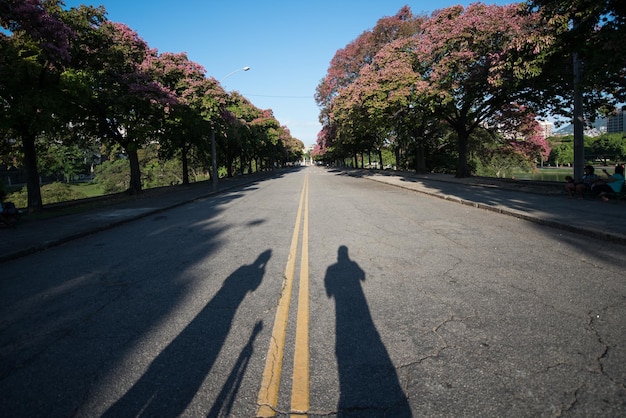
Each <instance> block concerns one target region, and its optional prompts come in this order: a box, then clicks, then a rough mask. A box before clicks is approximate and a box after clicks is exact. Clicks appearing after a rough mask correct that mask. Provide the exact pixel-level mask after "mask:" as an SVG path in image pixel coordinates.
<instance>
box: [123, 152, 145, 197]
mask: <svg viewBox="0 0 626 418" xmlns="http://www.w3.org/2000/svg"><path fill="white" fill-rule="evenodd" d="M126 152H127V153H128V162H129V163H130V186H129V187H128V193H129V194H132V195H136V194H139V193H141V169H140V168H139V156H138V155H137V150H136V149H135V147H134V146H130V147H128V148H127V149H126Z"/></svg>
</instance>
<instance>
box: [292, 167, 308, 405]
mask: <svg viewBox="0 0 626 418" xmlns="http://www.w3.org/2000/svg"><path fill="white" fill-rule="evenodd" d="M305 188H306V191H307V192H306V195H305V203H304V226H303V230H302V258H301V261H300V289H299V291H298V316H297V319H296V347H295V353H294V359H293V377H292V387H291V411H292V414H291V416H292V417H295V416H301V415H306V413H307V412H308V410H309V178H308V176H307V177H306V178H305Z"/></svg>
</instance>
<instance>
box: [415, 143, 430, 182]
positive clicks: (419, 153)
mask: <svg viewBox="0 0 626 418" xmlns="http://www.w3.org/2000/svg"><path fill="white" fill-rule="evenodd" d="M427 171H428V169H427V168H426V153H425V152H424V141H423V140H420V139H419V138H416V140H415V172H416V173H418V174H424V173H426V172H427Z"/></svg>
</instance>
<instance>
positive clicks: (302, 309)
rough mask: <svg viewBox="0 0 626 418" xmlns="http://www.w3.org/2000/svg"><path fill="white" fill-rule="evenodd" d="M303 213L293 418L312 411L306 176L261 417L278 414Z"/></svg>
mask: <svg viewBox="0 0 626 418" xmlns="http://www.w3.org/2000/svg"><path fill="white" fill-rule="evenodd" d="M303 210H304V222H303V229H302V256H301V257H302V258H301V260H300V284H299V291H298V316H297V318H296V343H295V352H294V361H293V376H292V387H291V415H292V416H301V415H306V414H307V412H308V410H309V175H308V174H306V175H305V177H304V185H303V186H302V192H301V194H300V204H299V205H298V215H297V217H296V225H295V228H294V231H293V236H292V238H291V247H290V250H289V257H288V259H287V266H286V268H285V280H284V284H283V292H282V294H281V296H280V299H279V301H278V308H277V309H276V317H275V319H274V328H273V330H272V338H271V340H270V346H269V349H268V350H267V358H266V360H265V370H264V371H263V381H262V383H261V389H260V390H259V396H258V398H257V403H258V405H259V407H258V409H257V414H256V415H257V416H258V417H273V416H275V415H276V408H277V405H278V392H279V387H280V374H281V371H282V364H283V355H284V351H285V336H286V333H287V319H288V317H289V305H290V303H291V293H292V289H293V281H294V276H295V272H296V256H297V253H298V241H299V237H300V226H301V222H302V219H303V218H302V214H303Z"/></svg>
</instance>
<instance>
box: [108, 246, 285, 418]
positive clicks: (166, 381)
mask: <svg viewBox="0 0 626 418" xmlns="http://www.w3.org/2000/svg"><path fill="white" fill-rule="evenodd" d="M271 254H272V251H271V250H267V251H264V252H263V253H261V254H260V255H259V257H258V258H257V259H256V260H255V261H254V263H252V264H250V265H244V266H242V267H240V268H238V269H237V270H236V271H235V272H234V273H232V274H231V275H230V276H228V277H227V278H226V280H224V283H223V285H222V287H221V289H220V290H219V291H218V292H217V294H216V295H215V296H214V297H213V299H211V301H210V302H209V303H208V304H207V305H206V306H205V307H204V308H203V309H202V311H200V312H199V313H198V315H196V317H195V318H194V319H193V320H192V321H191V322H190V323H189V324H188V325H187V326H186V327H185V328H184V329H183V330H182V331H181V333H180V334H179V335H178V336H177V337H176V338H175V339H174V340H173V341H172V342H171V343H170V344H169V345H168V346H167V347H166V348H165V349H163V351H161V353H160V354H159V355H158V356H157V357H156V358H155V359H154V361H153V362H152V363H151V364H150V367H149V368H148V370H147V371H146V372H145V373H144V374H143V376H142V377H141V378H140V379H139V380H138V381H137V383H135V385H134V386H133V387H132V388H131V389H130V390H128V392H126V394H125V395H124V396H123V397H122V398H121V399H119V400H118V401H117V402H116V403H115V404H114V405H113V406H111V407H110V408H109V409H108V410H107V412H106V413H105V414H104V415H105V416H108V417H118V416H139V415H142V416H178V415H180V414H181V413H183V412H184V411H185V409H186V408H187V406H188V405H189V404H190V402H191V401H192V400H193V398H194V396H195V395H196V393H197V391H198V389H199V388H200V386H201V385H202V383H203V381H204V379H205V378H206V376H207V375H208V373H209V371H210V370H211V368H212V366H213V364H214V363H215V361H216V359H217V356H218V354H219V352H220V350H221V348H222V346H223V344H224V341H225V340H226V337H227V336H228V334H229V331H230V328H231V325H232V321H233V318H234V316H235V314H236V312H237V309H238V307H239V305H240V304H241V302H242V301H243V299H244V298H245V296H246V294H247V293H248V292H252V291H254V290H255V289H256V288H257V287H258V286H259V285H260V284H261V281H262V280H263V276H264V274H265V266H266V265H267V262H268V261H269V259H270V257H271ZM257 328H259V331H260V325H259V324H257V325H256V326H255V330H256V329H257ZM256 333H258V332H256ZM256 333H253V337H252V339H251V341H253V340H254V337H255V336H256ZM249 344H250V343H249ZM244 370H245V369H244Z"/></svg>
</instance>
